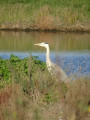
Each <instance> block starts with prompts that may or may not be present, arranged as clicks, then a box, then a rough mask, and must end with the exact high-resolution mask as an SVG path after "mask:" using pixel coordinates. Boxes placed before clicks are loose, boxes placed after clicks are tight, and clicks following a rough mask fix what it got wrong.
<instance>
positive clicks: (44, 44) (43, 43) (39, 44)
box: [34, 42, 49, 48]
mask: <svg viewBox="0 0 90 120" xmlns="http://www.w3.org/2000/svg"><path fill="white" fill-rule="evenodd" d="M34 45H38V46H41V47H45V48H47V47H48V46H49V44H48V43H46V42H42V43H38V44H34Z"/></svg>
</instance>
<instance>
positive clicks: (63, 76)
mask: <svg viewBox="0 0 90 120" xmlns="http://www.w3.org/2000/svg"><path fill="white" fill-rule="evenodd" d="M51 72H52V73H53V74H54V75H55V76H57V77H58V79H60V80H62V81H66V80H67V79H68V77H67V75H66V73H65V72H64V71H63V69H62V68H61V67H60V66H58V65H56V64H53V65H52V66H51Z"/></svg>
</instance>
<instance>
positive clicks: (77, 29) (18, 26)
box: [0, 23, 90, 33]
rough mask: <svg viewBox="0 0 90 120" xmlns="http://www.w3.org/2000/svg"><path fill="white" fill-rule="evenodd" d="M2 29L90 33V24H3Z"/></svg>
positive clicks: (0, 29) (0, 27)
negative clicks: (47, 25)
mask: <svg viewBox="0 0 90 120" xmlns="http://www.w3.org/2000/svg"><path fill="white" fill-rule="evenodd" d="M0 31H16V32H18V31H25V32H30V31H33V32H34V31H38V32H85V33H90V26H89V24H88V25H86V26H80V25H79V26H76V25H75V26H71V27H69V26H67V27H65V26H62V27H61V26H59V27H58V26H52V27H51V28H49V27H42V26H38V25H30V24H25V23H24V24H22V23H21V24H6V25H5V24H3V25H2V24H1V25H0Z"/></svg>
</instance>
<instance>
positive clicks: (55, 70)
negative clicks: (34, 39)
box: [35, 42, 68, 81]
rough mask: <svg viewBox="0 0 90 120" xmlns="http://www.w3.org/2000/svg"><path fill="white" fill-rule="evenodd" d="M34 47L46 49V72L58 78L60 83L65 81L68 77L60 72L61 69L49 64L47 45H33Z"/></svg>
mask: <svg viewBox="0 0 90 120" xmlns="http://www.w3.org/2000/svg"><path fill="white" fill-rule="evenodd" d="M35 45H38V46H42V47H45V48H46V50H47V51H46V65H47V68H48V71H49V72H50V73H51V74H54V75H56V76H58V79H60V80H62V81H67V80H68V77H67V75H66V74H65V72H64V71H63V70H62V68H61V67H60V66H58V65H56V64H54V63H52V62H51V59H50V50H49V45H48V44H47V43H45V42H43V43H39V44H35Z"/></svg>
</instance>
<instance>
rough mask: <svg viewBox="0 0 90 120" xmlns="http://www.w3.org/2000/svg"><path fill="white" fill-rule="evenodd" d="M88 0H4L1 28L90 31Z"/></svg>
mask: <svg viewBox="0 0 90 120" xmlns="http://www.w3.org/2000/svg"><path fill="white" fill-rule="evenodd" d="M89 6H90V1H89V0H83V1H82V0H79V1H78V0H68V1H67V0H63V1H62V0H37V1H36V0H8V1H7V0H1V1H0V29H14V30H59V31H90V22H89V21H90V14H89V12H90V7H89Z"/></svg>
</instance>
